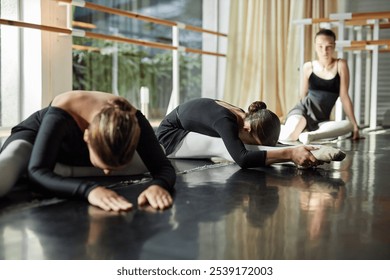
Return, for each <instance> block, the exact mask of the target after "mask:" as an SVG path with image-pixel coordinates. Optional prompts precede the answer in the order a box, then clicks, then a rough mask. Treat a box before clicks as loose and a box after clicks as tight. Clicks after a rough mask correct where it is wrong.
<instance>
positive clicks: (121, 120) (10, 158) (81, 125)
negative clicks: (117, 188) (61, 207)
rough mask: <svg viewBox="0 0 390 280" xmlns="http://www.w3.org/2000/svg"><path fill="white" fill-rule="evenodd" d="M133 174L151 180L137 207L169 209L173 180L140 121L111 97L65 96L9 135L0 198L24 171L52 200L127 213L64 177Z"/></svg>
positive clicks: (95, 189) (107, 196)
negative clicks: (63, 199)
mask: <svg viewBox="0 0 390 280" xmlns="http://www.w3.org/2000/svg"><path fill="white" fill-rule="evenodd" d="M134 165H137V166H134ZM93 167H95V168H93ZM134 168H135V169H136V171H142V172H145V171H149V172H150V174H151V176H152V180H151V181H150V183H149V184H148V185H149V186H148V187H147V188H146V190H145V191H143V192H142V193H141V194H140V196H139V197H138V204H140V205H142V204H146V203H149V204H150V205H151V206H152V207H153V208H157V209H165V208H167V207H169V206H171V205H172V197H171V194H170V192H171V191H173V185H174V183H175V179H176V173H175V170H174V168H173V166H172V165H171V163H170V161H169V160H168V159H167V157H166V156H165V154H164V152H163V149H162V148H161V146H160V144H159V143H158V141H157V138H156V136H155V134H154V131H153V129H152V127H151V126H150V124H149V122H148V121H147V120H146V118H145V117H144V116H143V115H142V113H141V112H140V111H138V110H137V109H136V108H134V107H133V106H132V105H131V104H130V103H129V102H128V101H127V100H126V99H124V98H122V97H118V96H115V95H113V94H110V93H103V92H88V91H71V92H66V93H63V94H61V95H58V96H57V97H55V98H54V100H53V102H52V103H51V105H50V106H49V107H47V108H45V109H42V110H40V111H38V112H36V113H34V114H33V115H31V116H30V117H29V118H27V119H26V120H25V121H23V122H22V123H20V124H19V125H17V126H16V127H14V128H13V129H12V132H11V135H10V137H8V139H7V140H6V142H5V143H4V145H3V147H2V148H1V152H0V174H1V177H2V180H1V182H0V195H4V194H6V193H7V192H8V191H9V190H10V189H11V188H12V186H14V185H15V183H16V181H17V180H18V179H19V177H20V176H22V174H23V173H25V172H26V171H27V170H28V175H29V178H30V179H31V180H32V181H33V182H35V183H37V184H38V185H39V186H41V187H42V188H43V189H45V190H46V191H49V192H52V193H53V194H54V195H58V196H62V197H81V198H85V199H87V200H88V201H89V203H91V204H92V205H95V206H98V207H100V208H102V209H104V210H107V211H110V210H114V211H121V210H129V209H131V207H132V205H131V203H129V202H128V201H127V200H126V199H125V198H123V197H122V196H120V195H118V194H117V193H116V192H114V191H112V190H110V189H107V188H106V187H104V186H103V185H102V184H100V183H99V182H95V181H92V180H91V181H88V180H85V179H82V178H73V177H69V176H92V175H93V176H96V175H104V174H105V175H109V174H112V173H115V172H117V174H118V172H119V174H122V175H123V174H134V170H133V169H134ZM99 169H100V170H101V171H100V172H97V171H99Z"/></svg>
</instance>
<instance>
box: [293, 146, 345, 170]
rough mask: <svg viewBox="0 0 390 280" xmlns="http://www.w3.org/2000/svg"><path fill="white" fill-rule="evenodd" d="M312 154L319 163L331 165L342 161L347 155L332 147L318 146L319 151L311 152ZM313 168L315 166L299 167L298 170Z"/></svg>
mask: <svg viewBox="0 0 390 280" xmlns="http://www.w3.org/2000/svg"><path fill="white" fill-rule="evenodd" d="M310 152H311V153H312V154H313V156H314V157H315V158H316V159H317V160H318V161H320V162H321V163H320V164H323V163H330V162H331V161H342V160H343V159H344V158H345V157H346V154H345V153H344V152H343V151H341V150H339V149H336V148H333V147H331V146H318V149H316V150H311V151H310ZM311 167H313V166H311V165H297V168H298V169H308V168H311Z"/></svg>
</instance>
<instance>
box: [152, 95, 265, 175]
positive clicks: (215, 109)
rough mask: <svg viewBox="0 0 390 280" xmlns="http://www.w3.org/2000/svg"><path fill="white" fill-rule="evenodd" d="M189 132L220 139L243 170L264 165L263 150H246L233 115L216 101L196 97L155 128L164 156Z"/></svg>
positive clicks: (179, 107)
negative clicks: (164, 151) (163, 149)
mask: <svg viewBox="0 0 390 280" xmlns="http://www.w3.org/2000/svg"><path fill="white" fill-rule="evenodd" d="M189 132H197V133H201V134H204V135H208V136H213V137H220V138H222V140H223V142H224V144H225V146H226V148H227V150H228V151H229V154H230V155H231V156H232V158H233V159H234V161H235V162H236V163H237V164H238V165H240V166H241V167H243V168H250V167H259V166H264V165H265V159H266V156H267V154H266V151H248V150H247V149H246V148H245V146H244V144H243V143H242V141H241V139H240V138H239V137H238V134H239V127H238V123H237V118H236V116H235V115H234V114H233V113H232V112H230V111H229V110H228V109H227V108H225V107H223V106H221V105H219V104H217V103H216V100H214V99H209V98H199V99H194V100H191V101H188V102H186V103H183V104H181V105H179V106H178V107H177V108H176V109H174V110H173V111H172V112H171V113H169V114H168V115H167V116H166V117H165V118H164V120H163V121H162V122H161V124H160V126H159V127H158V129H157V138H158V140H159V141H160V143H161V144H162V145H163V146H164V148H165V150H166V153H167V155H169V154H171V153H172V152H174V150H175V148H176V147H177V145H178V144H179V143H180V142H181V141H182V140H183V138H184V137H185V136H186V135H187V134H188V133H189Z"/></svg>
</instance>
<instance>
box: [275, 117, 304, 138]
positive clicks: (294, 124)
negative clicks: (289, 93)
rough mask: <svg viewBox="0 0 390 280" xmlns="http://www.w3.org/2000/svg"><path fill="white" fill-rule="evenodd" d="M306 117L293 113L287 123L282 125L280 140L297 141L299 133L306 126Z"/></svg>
mask: <svg viewBox="0 0 390 280" xmlns="http://www.w3.org/2000/svg"><path fill="white" fill-rule="evenodd" d="M306 123H307V122H306V119H305V118H304V117H303V116H301V115H292V116H290V117H288V119H287V120H286V123H285V124H284V125H282V126H281V129H280V136H279V140H281V141H296V140H298V137H299V134H300V133H301V132H302V131H303V130H304V129H305V127H306Z"/></svg>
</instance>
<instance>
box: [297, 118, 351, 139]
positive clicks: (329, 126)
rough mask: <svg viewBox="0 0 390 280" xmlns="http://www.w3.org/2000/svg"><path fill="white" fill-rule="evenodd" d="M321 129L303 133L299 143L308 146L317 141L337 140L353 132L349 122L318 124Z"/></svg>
mask: <svg viewBox="0 0 390 280" xmlns="http://www.w3.org/2000/svg"><path fill="white" fill-rule="evenodd" d="M318 126H319V128H318V129H317V130H315V131H310V132H303V133H301V134H300V135H299V141H301V142H302V143H303V144H308V143H310V142H313V141H315V140H320V139H328V138H336V137H339V136H343V135H345V134H347V133H349V132H352V131H353V125H352V123H351V122H350V121H348V120H343V121H328V122H322V123H319V124H318Z"/></svg>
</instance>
